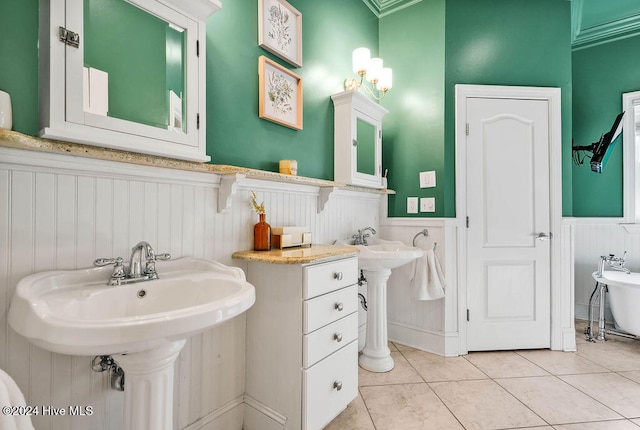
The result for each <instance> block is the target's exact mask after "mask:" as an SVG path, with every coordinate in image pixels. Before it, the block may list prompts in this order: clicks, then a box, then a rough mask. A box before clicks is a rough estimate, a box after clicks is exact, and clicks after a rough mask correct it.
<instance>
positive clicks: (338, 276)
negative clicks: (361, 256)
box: [333, 272, 342, 281]
mask: <svg viewBox="0 0 640 430" xmlns="http://www.w3.org/2000/svg"><path fill="white" fill-rule="evenodd" d="M333 279H336V280H338V281H342V272H336V273H334V274H333Z"/></svg>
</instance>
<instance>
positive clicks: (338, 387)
mask: <svg viewBox="0 0 640 430" xmlns="http://www.w3.org/2000/svg"><path fill="white" fill-rule="evenodd" d="M333 388H335V389H336V390H337V391H340V390H342V381H336V382H334V383H333Z"/></svg>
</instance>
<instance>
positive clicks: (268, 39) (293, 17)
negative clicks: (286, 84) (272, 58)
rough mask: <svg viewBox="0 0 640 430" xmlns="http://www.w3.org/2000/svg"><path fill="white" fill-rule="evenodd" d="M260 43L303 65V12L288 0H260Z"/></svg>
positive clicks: (268, 49)
mask: <svg viewBox="0 0 640 430" xmlns="http://www.w3.org/2000/svg"><path fill="white" fill-rule="evenodd" d="M258 45H259V46H260V47H261V48H264V49H266V50H267V51H269V52H271V53H272V54H275V55H277V56H278V57H280V58H282V59H283V60H285V61H287V62H288V63H291V64H293V65H294V66H296V67H302V14H301V13H300V12H298V10H297V9H296V8H294V7H293V6H291V5H290V4H289V3H287V2H286V0H258Z"/></svg>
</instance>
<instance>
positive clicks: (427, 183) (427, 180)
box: [420, 170, 436, 188]
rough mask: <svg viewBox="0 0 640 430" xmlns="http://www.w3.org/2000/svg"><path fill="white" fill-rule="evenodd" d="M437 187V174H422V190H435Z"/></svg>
mask: <svg viewBox="0 0 640 430" xmlns="http://www.w3.org/2000/svg"><path fill="white" fill-rule="evenodd" d="M435 186H436V172H435V170H431V171H429V172H420V188H433V187H435Z"/></svg>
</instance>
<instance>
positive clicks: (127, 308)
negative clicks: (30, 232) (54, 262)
mask: <svg viewBox="0 0 640 430" xmlns="http://www.w3.org/2000/svg"><path fill="white" fill-rule="evenodd" d="M112 271H113V268H112V267H100V268H91V269H81V270H68V271H52V272H43V273H36V274H34V275H31V276H27V277H26V278H24V279H22V280H21V281H20V282H19V283H18V285H17V287H16V292H15V295H14V297H13V300H12V302H11V306H10V309H9V323H10V324H11V327H13V329H14V330H15V331H17V332H18V333H20V334H21V335H23V336H24V337H26V338H27V339H28V340H29V341H31V342H32V343H34V344H35V345H37V346H40V347H42V348H44V349H47V350H49V351H53V352H58V353H62V354H70V355H110V354H122V353H132V352H138V351H145V350H150V349H153V348H156V347H157V346H160V345H163V344H166V343H167V342H173V341H176V340H180V339H186V338H188V337H190V336H192V335H194V334H196V333H197V332H200V331H203V330H206V329H208V328H210V327H213V326H215V325H217V324H220V323H222V322H224V321H226V320H228V319H230V318H232V317H234V316H236V315H238V314H240V313H242V312H244V311H246V310H247V309H248V308H250V307H251V306H252V305H253V303H254V302H255V289H254V287H253V285H251V284H249V283H248V282H246V280H245V275H244V272H243V271H242V270H241V269H239V268H236V267H229V266H225V265H223V264H220V263H218V262H215V261H210V260H203V259H197V258H182V259H178V260H173V261H166V262H165V261H163V262H162V263H159V264H158V273H159V277H160V279H157V280H153V281H144V282H138V283H132V284H127V285H120V286H107V285H106V284H107V280H108V279H109V277H110V275H111V272H112Z"/></svg>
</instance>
